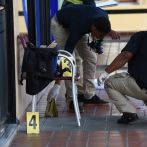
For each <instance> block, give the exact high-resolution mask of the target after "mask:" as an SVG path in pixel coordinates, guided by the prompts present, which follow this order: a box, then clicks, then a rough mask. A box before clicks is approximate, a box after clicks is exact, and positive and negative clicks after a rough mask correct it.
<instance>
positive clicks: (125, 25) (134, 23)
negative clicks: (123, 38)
mask: <svg viewBox="0 0 147 147" xmlns="http://www.w3.org/2000/svg"><path fill="white" fill-rule="evenodd" d="M139 2H140V4H138V5H130V6H114V7H108V8H104V10H131V9H147V1H146V0H145V2H146V3H145V4H142V3H144V1H143V0H142V1H141V0H140V1H139ZM109 18H110V22H111V25H112V29H113V30H116V31H119V32H137V31H144V30H147V14H146V13H138V14H137V13H135V14H109Z"/></svg>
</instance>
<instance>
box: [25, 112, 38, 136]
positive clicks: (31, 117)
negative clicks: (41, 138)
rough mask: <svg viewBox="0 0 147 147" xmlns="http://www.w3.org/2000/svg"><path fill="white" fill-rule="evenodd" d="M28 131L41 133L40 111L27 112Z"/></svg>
mask: <svg viewBox="0 0 147 147" xmlns="http://www.w3.org/2000/svg"><path fill="white" fill-rule="evenodd" d="M27 133H28V134H30V133H39V112H27Z"/></svg>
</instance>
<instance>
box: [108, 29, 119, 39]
mask: <svg viewBox="0 0 147 147" xmlns="http://www.w3.org/2000/svg"><path fill="white" fill-rule="evenodd" d="M108 35H110V36H111V38H112V39H115V40H116V39H119V40H120V35H119V33H117V32H115V31H114V30H111V31H110V32H109V33H108Z"/></svg>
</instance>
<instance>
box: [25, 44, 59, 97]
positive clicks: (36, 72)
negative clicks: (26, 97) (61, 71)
mask: <svg viewBox="0 0 147 147" xmlns="http://www.w3.org/2000/svg"><path fill="white" fill-rule="evenodd" d="M31 47H32V48H31ZM58 53H59V52H58V49H57V48H35V47H34V46H30V48H26V49H25V53H24V57H23V64H22V73H23V72H26V93H27V94H30V95H36V94H38V93H39V92H40V91H42V90H43V89H44V88H45V87H46V86H47V85H48V84H49V83H50V82H52V81H53V80H54V72H53V60H52V59H53V58H56V56H57V55H58Z"/></svg>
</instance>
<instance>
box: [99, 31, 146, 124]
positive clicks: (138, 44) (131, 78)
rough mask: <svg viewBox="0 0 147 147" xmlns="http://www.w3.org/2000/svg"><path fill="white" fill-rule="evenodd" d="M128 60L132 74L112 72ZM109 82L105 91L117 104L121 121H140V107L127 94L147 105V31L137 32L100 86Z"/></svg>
mask: <svg viewBox="0 0 147 147" xmlns="http://www.w3.org/2000/svg"><path fill="white" fill-rule="evenodd" d="M127 62H128V73H125V72H123V73H118V74H115V75H113V76H110V77H109V78H108V79H107V77H108V75H109V74H110V73H111V72H113V71H115V70H117V69H119V68H120V67H122V66H124V65H125V64H126V63H127ZM104 82H105V86H104V87H105V90H106V92H107V94H108V96H109V98H110V99H111V100H112V101H113V103H114V104H115V105H116V108H117V109H118V111H119V112H121V113H123V115H122V117H121V118H120V119H118V120H117V122H118V123H130V122H134V121H137V120H138V119H139V118H138V115H137V114H136V107H135V106H134V105H133V104H132V103H130V101H129V99H128V98H127V96H130V97H132V98H135V99H138V100H143V101H144V103H145V104H146V105H147V31H142V32H137V33H135V34H134V35H133V36H132V37H131V38H130V40H129V42H128V43H127V45H126V46H125V47H124V49H123V50H122V51H121V53H120V54H119V55H118V56H117V57H116V58H115V59H114V61H113V62H112V63H111V64H110V65H109V66H108V67H107V68H106V69H105V71H104V72H103V73H102V74H100V75H99V77H98V85H99V86H100V85H101V84H103V83H104Z"/></svg>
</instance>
